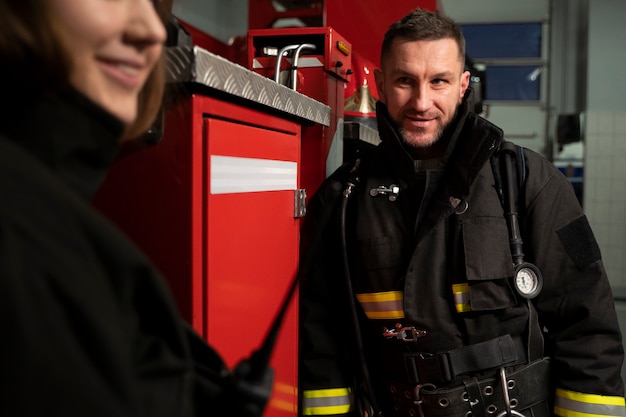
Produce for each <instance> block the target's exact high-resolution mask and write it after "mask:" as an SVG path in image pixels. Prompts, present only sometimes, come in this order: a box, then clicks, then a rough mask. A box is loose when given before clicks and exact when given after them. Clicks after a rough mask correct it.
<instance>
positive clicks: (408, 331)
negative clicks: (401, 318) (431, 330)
mask: <svg viewBox="0 0 626 417" xmlns="http://www.w3.org/2000/svg"><path fill="white" fill-rule="evenodd" d="M424 336H426V330H421V329H416V328H415V327H413V326H406V327H405V326H402V325H401V324H400V323H396V324H395V326H394V328H393V329H388V328H386V327H383V337H385V338H387V339H399V340H402V341H403V342H415V341H417V339H419V338H420V337H424Z"/></svg>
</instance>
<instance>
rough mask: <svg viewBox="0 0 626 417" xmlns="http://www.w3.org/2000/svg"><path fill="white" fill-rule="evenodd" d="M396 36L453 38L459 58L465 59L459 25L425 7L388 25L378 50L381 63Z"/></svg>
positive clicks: (407, 37)
mask: <svg viewBox="0 0 626 417" xmlns="http://www.w3.org/2000/svg"><path fill="white" fill-rule="evenodd" d="M397 38H400V39H404V40H407V41H435V40H439V39H448V38H450V39H454V40H455V41H456V43H457V45H458V47H459V58H460V59H461V61H464V60H465V37H464V36H463V33H462V32H461V28H460V27H459V25H458V24H457V23H456V22H455V21H454V20H452V19H451V18H449V17H447V16H443V15H441V14H439V13H437V12H433V11H430V10H425V9H420V8H417V9H414V10H412V11H411V12H410V13H409V14H407V15H406V16H404V17H403V18H402V19H400V20H398V21H397V22H394V23H392V24H391V26H389V29H388V30H387V33H385V37H384V38H383V46H382V48H381V52H380V61H381V65H382V62H383V60H384V58H385V57H386V56H387V55H388V54H389V51H390V50H391V45H392V44H393V41H394V40H395V39H397Z"/></svg>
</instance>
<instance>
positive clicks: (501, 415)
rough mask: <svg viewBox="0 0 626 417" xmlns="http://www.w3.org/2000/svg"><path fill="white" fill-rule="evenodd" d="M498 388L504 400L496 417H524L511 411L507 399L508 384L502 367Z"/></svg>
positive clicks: (509, 401)
mask: <svg viewBox="0 0 626 417" xmlns="http://www.w3.org/2000/svg"><path fill="white" fill-rule="evenodd" d="M500 386H501V387H502V397H503V398H504V407H505V409H504V410H502V412H501V413H499V414H498V415H497V416H496V417H504V416H508V417H511V416H516V417H524V415H523V414H522V413H520V412H517V411H515V410H511V400H510V399H509V387H508V382H507V380H506V372H505V371H504V367H501V368H500Z"/></svg>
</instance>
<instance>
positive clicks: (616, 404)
mask: <svg viewBox="0 0 626 417" xmlns="http://www.w3.org/2000/svg"><path fill="white" fill-rule="evenodd" d="M624 404H625V402H624V398H623V397H614V396H605V395H596V394H582V393H578V392H574V391H567V390H564V389H560V388H559V389H557V390H556V400H555V404H554V413H555V414H556V415H557V416H563V417H569V416H576V417H599V416H607V417H613V416H616V417H617V416H619V417H623V416H624V415H626V412H625V410H626V408H625V407H624Z"/></svg>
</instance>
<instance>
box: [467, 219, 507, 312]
mask: <svg viewBox="0 0 626 417" xmlns="http://www.w3.org/2000/svg"><path fill="white" fill-rule="evenodd" d="M462 227H463V248H464V255H465V274H466V277H467V280H468V284H469V304H470V306H471V310H472V311H479V310H497V309H502V308H506V307H509V306H511V305H513V304H515V302H516V299H515V295H514V294H513V291H512V289H511V286H510V284H509V278H510V277H512V276H513V272H514V267H513V258H512V257H511V249H510V246H509V233H508V228H507V224H506V221H505V220H504V219H503V218H501V217H478V218H473V219H466V220H464V221H463V224H462Z"/></svg>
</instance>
